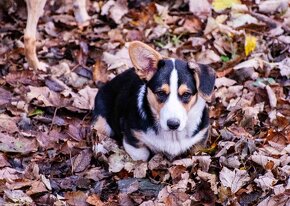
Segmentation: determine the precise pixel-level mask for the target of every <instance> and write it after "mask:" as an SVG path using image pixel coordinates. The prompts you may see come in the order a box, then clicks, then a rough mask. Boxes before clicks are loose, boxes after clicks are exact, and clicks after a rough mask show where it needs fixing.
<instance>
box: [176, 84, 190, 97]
mask: <svg viewBox="0 0 290 206" xmlns="http://www.w3.org/2000/svg"><path fill="white" fill-rule="evenodd" d="M188 91H190V89H189V88H188V87H187V85H186V84H182V85H180V87H179V88H178V94H179V95H180V96H181V95H183V94H184V93H185V92H188Z"/></svg>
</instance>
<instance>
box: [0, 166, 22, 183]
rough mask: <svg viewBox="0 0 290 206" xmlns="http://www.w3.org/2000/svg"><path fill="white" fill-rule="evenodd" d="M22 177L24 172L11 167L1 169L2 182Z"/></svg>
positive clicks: (0, 178) (0, 177)
mask: <svg viewBox="0 0 290 206" xmlns="http://www.w3.org/2000/svg"><path fill="white" fill-rule="evenodd" d="M21 177H22V172H20V171H17V170H16V169H13V168H10V167H4V168H2V169H0V180H16V179H20V178H21Z"/></svg>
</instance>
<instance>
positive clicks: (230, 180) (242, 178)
mask: <svg viewBox="0 0 290 206" xmlns="http://www.w3.org/2000/svg"><path fill="white" fill-rule="evenodd" d="M219 178H220V181H221V183H222V184H223V186H225V187H229V188H230V189H231V192H232V193H236V192H237V191H238V190H239V189H241V188H242V187H243V186H244V185H245V184H246V183H247V182H248V181H249V180H250V176H249V175H248V173H247V171H246V170H239V169H234V170H233V171H231V170H229V169H228V168H226V167H223V169H222V170H221V172H220V174H219Z"/></svg>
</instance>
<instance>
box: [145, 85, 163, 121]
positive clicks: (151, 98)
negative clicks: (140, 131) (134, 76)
mask: <svg viewBox="0 0 290 206" xmlns="http://www.w3.org/2000/svg"><path fill="white" fill-rule="evenodd" d="M147 99H148V102H149V105H150V108H151V110H152V112H153V114H154V115H155V117H156V118H157V119H159V114H160V110H161V109H162V107H163V106H164V103H160V102H158V100H157V98H156V95H155V94H154V93H153V92H152V90H151V89H149V88H148V92H147Z"/></svg>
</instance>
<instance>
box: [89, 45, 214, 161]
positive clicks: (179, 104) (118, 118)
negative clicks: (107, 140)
mask: <svg viewBox="0 0 290 206" xmlns="http://www.w3.org/2000/svg"><path fill="white" fill-rule="evenodd" d="M129 56H130V58H131V61H132V63H133V65H134V68H132V69H129V70H127V71H125V72H123V73H122V74H119V75H118V76H116V77H115V78H114V79H112V80H111V81H110V82H108V83H106V84H105V85H104V86H103V87H102V88H101V89H100V90H99V92H98V94H97V95H96V98H95V107H94V111H93V119H94V128H95V129H96V131H97V135H98V136H102V135H105V136H111V137H113V138H114V139H117V140H121V141H122V143H123V146H124V148H125V150H126V152H127V153H128V154H129V155H130V156H131V158H132V159H133V160H143V161H146V160H148V158H149V156H150V153H151V152H153V153H158V152H161V153H164V154H165V155H167V156H168V157H169V158H174V157H175V156H177V155H179V154H181V153H183V152H185V151H186V150H188V149H190V148H191V147H192V146H193V145H196V144H202V143H206V141H207V138H208V130H209V114H208V108H207V105H206V100H207V99H209V97H210V96H211V94H212V92H213V89H214V84H215V72H214V70H213V69H211V68H210V67H208V66H205V65H199V64H194V63H188V62H186V61H183V60H180V59H173V58H164V57H162V56H161V55H160V54H159V53H158V52H157V51H155V50H154V49H152V48H151V47H149V46H148V45H146V44H144V43H142V42H139V41H134V42H131V43H130V45H129Z"/></svg>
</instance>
